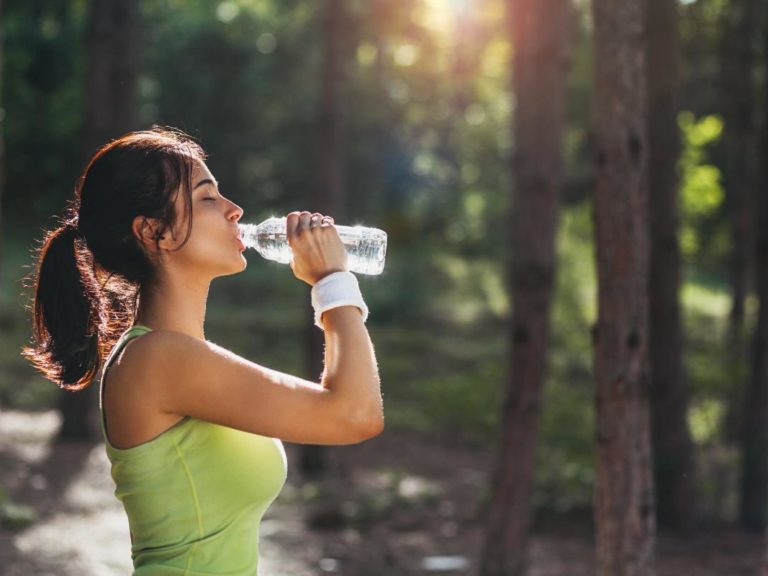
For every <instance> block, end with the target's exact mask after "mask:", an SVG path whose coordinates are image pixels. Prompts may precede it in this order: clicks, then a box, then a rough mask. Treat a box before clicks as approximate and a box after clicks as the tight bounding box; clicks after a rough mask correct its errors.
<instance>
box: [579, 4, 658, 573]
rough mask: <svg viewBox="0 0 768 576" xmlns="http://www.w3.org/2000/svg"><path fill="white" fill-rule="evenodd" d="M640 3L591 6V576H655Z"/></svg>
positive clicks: (643, 76) (644, 109) (644, 102)
mask: <svg viewBox="0 0 768 576" xmlns="http://www.w3.org/2000/svg"><path fill="white" fill-rule="evenodd" d="M644 8H645V2H644V1H643V0H594V2H593V4H592V10H593V17H594V18H593V19H594V38H595V40H594V50H595V79H594V82H595V154H596V156H595V160H596V187H595V201H594V223H595V245H596V252H597V272H598V319H597V326H596V329H595V333H594V340H595V341H594V354H595V357H594V366H595V378H596V413H597V430H596V445H597V447H596V452H597V487H596V488H597V494H596V499H595V522H596V526H597V568H598V570H597V574H598V575H599V576H648V575H652V574H654V573H655V560H654V555H655V554H654V547H655V531H656V522H655V514H654V496H653V473H652V454H651V438H650V414H649V405H648V404H649V401H648V386H649V374H648V372H649V370H648V345H649V343H648V340H649V330H648V277H649V274H648V266H649V265H648V260H649V242H648V184H647V154H648V150H647V137H646V130H647V128H646V122H647V110H646V81H645V62H644V60H645V58H644V24H645V12H644Z"/></svg>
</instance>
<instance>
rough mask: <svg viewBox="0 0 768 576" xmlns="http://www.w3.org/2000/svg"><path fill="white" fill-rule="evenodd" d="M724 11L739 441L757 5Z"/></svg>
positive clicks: (734, 408)
mask: <svg viewBox="0 0 768 576" xmlns="http://www.w3.org/2000/svg"><path fill="white" fill-rule="evenodd" d="M728 6H729V8H728V9H726V10H725V21H724V22H723V36H724V37H723V48H722V57H721V59H722V62H721V67H722V71H721V80H722V88H721V90H722V98H723V103H724V110H725V130H724V133H723V141H724V146H725V170H724V181H725V190H726V194H727V205H728V216H729V219H730V224H731V256H730V276H731V292H732V296H731V298H732V304H731V313H730V319H729V322H730V325H729V330H728V342H727V344H728V355H729V362H730V363H731V365H732V366H733V369H732V373H733V374H734V375H735V376H736V377H735V383H734V393H733V394H732V395H731V397H730V402H729V406H728V413H727V417H726V433H727V434H728V436H729V437H730V438H740V437H742V433H743V429H742V428H743V425H744V423H743V418H744V416H743V410H744V401H745V399H746V396H745V394H747V392H746V387H748V386H749V384H748V383H747V380H748V376H747V375H746V373H745V372H746V371H745V370H743V369H742V368H743V367H745V365H746V364H747V338H746V335H745V328H744V319H745V318H744V315H745V310H744V302H745V300H746V297H747V293H748V292H749V288H750V278H751V277H752V275H753V262H752V258H753V256H754V244H755V233H756V232H755V222H754V218H753V214H754V212H755V201H756V200H755V196H756V193H755V188H756V186H757V178H758V169H757V158H756V153H755V151H756V149H757V145H758V143H757V130H756V129H755V110H754V106H755V104H754V89H755V77H754V62H755V51H754V46H753V41H754V38H755V20H756V17H757V2H756V0H733V1H732V2H730V3H729V5H728Z"/></svg>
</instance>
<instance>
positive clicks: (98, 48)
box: [58, 0, 140, 441]
mask: <svg viewBox="0 0 768 576" xmlns="http://www.w3.org/2000/svg"><path fill="white" fill-rule="evenodd" d="M139 20H140V13H139V0H92V1H91V3H90V6H89V13H88V44H87V46H88V72H87V78H86V86H85V125H84V127H83V156H84V158H83V164H85V162H87V161H88V160H89V159H90V157H91V156H92V155H93V153H94V152H95V151H96V150H97V149H98V148H99V147H100V146H102V145H103V144H105V143H106V142H107V141H109V140H110V139H111V138H114V137H116V136H119V135H120V134H122V133H124V132H127V131H129V130H131V129H134V128H136V79H137V76H138V67H139V31H140V21H139ZM96 388H97V387H96V386H95V385H92V386H89V387H88V388H86V390H85V391H83V392H81V393H77V394H73V393H71V392H62V393H61V394H60V396H59V402H58V408H59V411H60V412H61V415H62V426H61V429H60V431H59V439H60V440H84V441H89V440H95V439H97V438H99V437H100V432H99V430H100V428H99V421H98V416H97V412H98V410H97V407H98V404H97V402H98V391H97V390H96Z"/></svg>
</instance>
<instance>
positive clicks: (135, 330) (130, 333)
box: [99, 324, 152, 429]
mask: <svg viewBox="0 0 768 576" xmlns="http://www.w3.org/2000/svg"><path fill="white" fill-rule="evenodd" d="M148 332H152V329H151V328H149V327H147V326H143V325H141V324H135V325H134V326H131V327H130V328H128V330H126V331H125V332H123V333H122V335H121V336H120V338H118V340H117V343H116V344H115V346H114V347H113V348H112V351H111V352H110V353H109V355H108V356H107V359H106V361H105V362H104V366H103V367H102V369H101V378H99V412H100V414H101V418H100V420H101V425H102V428H103V429H106V425H105V415H104V380H105V378H106V377H107V371H108V370H109V368H110V366H111V365H112V362H113V361H114V360H115V358H117V357H118V356H119V355H120V352H121V351H122V349H123V348H125V345H126V344H128V342H130V341H131V340H133V339H134V338H138V337H139V336H143V335H144V334H147V333H148Z"/></svg>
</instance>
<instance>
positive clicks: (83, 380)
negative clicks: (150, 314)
mask: <svg viewBox="0 0 768 576" xmlns="http://www.w3.org/2000/svg"><path fill="white" fill-rule="evenodd" d="M204 159H205V153H204V152H203V149H202V148H201V147H200V146H199V145H198V144H197V143H196V142H195V141H194V140H192V139H191V138H190V137H189V136H187V135H186V134H184V133H183V132H181V131H178V130H175V129H171V128H159V127H153V128H152V129H150V130H145V131H140V132H131V133H129V134H126V135H124V136H122V137H120V138H118V139H116V140H114V141H112V142H110V143H109V144H107V145H105V146H104V147H103V148H101V149H100V150H99V151H98V152H97V153H96V154H95V155H94V157H93V158H92V159H91V161H90V162H89V163H88V166H87V167H86V169H85V171H84V172H83V174H82V176H80V178H79V179H78V182H77V186H76V188H75V195H74V198H73V199H72V200H71V201H70V202H69V205H68V207H67V210H66V212H65V215H64V216H63V217H61V218H60V226H59V227H58V228H56V229H54V230H50V231H48V232H47V233H46V235H45V237H44V239H43V240H42V243H41V245H40V247H39V248H37V251H36V255H35V260H36V263H37V264H36V267H35V271H34V273H33V275H32V278H31V281H32V282H31V284H32V285H33V286H34V304H33V305H32V306H31V307H30V310H31V312H32V336H33V344H32V345H31V346H28V347H26V348H24V349H23V350H22V355H23V356H25V357H26V358H27V359H29V360H30V362H32V364H33V365H34V366H35V368H37V369H38V370H39V371H40V372H42V374H43V375H44V376H45V377H46V378H48V379H49V380H52V381H53V382H55V383H56V384H58V385H59V386H60V387H62V388H65V389H67V390H81V389H83V388H85V387H86V386H88V385H89V384H90V383H91V381H92V380H93V378H94V377H95V376H96V375H97V373H98V370H99V367H100V365H101V361H102V359H103V358H104V357H105V356H106V354H107V353H108V352H109V350H110V349H111V348H112V346H113V345H114V344H115V342H116V340H117V337H118V336H119V335H120V334H121V333H122V332H123V331H124V330H125V329H127V328H128V327H129V326H130V325H131V323H132V322H133V316H134V314H135V310H136V305H137V300H138V297H139V294H140V293H141V292H142V291H143V290H146V289H150V288H151V287H152V285H153V282H154V280H155V277H156V272H155V269H154V267H153V265H152V262H151V261H150V259H149V258H148V256H147V253H146V252H145V250H144V248H143V246H142V245H141V243H140V241H139V240H138V239H137V238H136V237H135V236H134V235H133V233H132V231H131V224H132V222H133V220H134V218H135V217H137V216H146V217H149V218H156V219H157V220H158V221H159V222H160V230H156V231H155V233H156V235H155V242H156V243H159V239H160V236H161V235H162V234H163V233H164V232H165V231H167V230H172V229H174V228H175V226H176V223H177V214H176V210H175V208H174V201H175V199H176V195H177V193H181V194H182V195H183V198H184V213H185V220H186V222H187V230H186V235H185V236H184V240H183V242H182V243H181V246H183V245H184V243H186V241H187V240H188V239H189V235H190V233H191V228H192V204H191V193H192V192H191V191H192V188H191V182H190V180H191V173H192V168H193V166H194V164H195V162H196V161H203V160H204ZM181 246H179V247H181Z"/></svg>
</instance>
